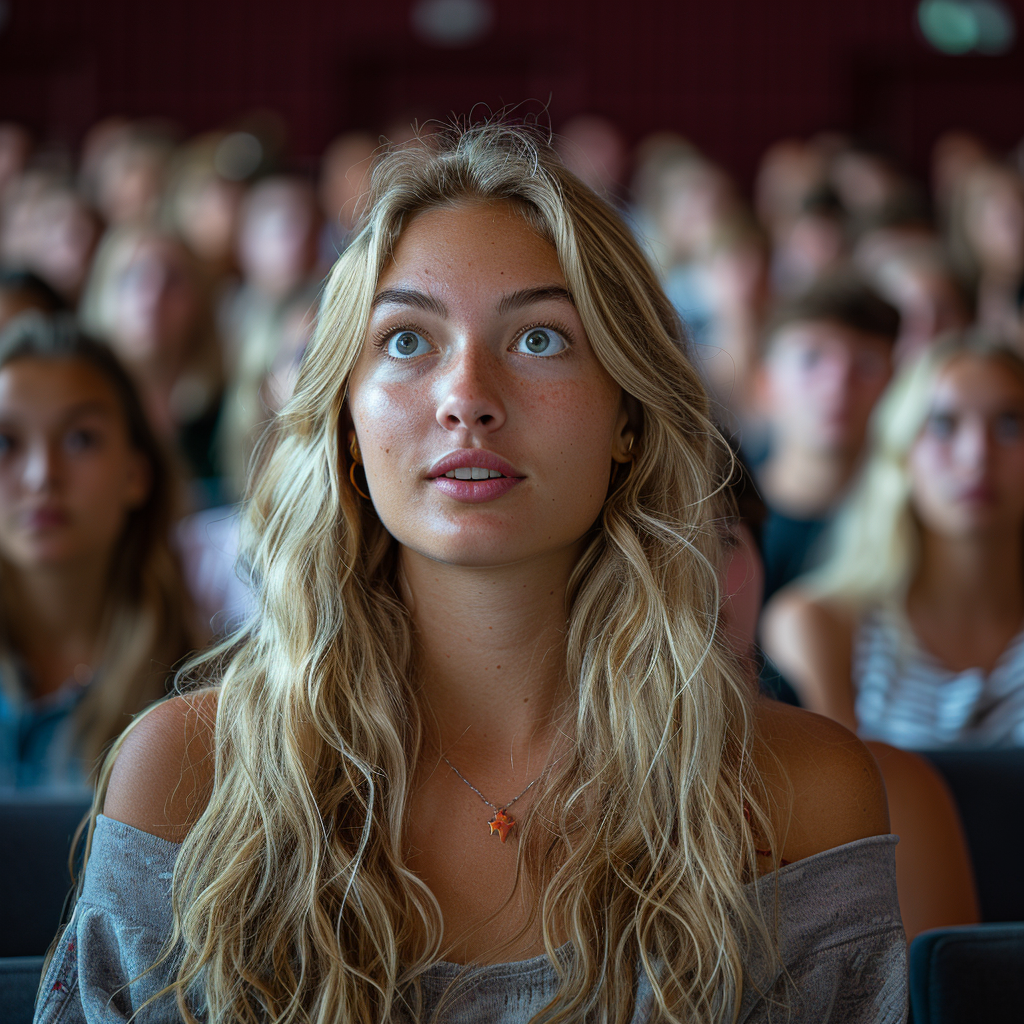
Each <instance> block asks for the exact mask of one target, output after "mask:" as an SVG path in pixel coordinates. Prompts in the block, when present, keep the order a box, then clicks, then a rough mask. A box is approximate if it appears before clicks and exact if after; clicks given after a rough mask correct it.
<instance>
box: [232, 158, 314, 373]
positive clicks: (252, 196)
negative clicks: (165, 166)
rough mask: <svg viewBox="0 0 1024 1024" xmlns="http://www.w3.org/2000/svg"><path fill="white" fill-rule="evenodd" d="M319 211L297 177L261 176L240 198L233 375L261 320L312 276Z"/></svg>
mask: <svg viewBox="0 0 1024 1024" xmlns="http://www.w3.org/2000/svg"><path fill="white" fill-rule="evenodd" d="M319 237H320V211H319V208H318V206H317V203H316V194H315V193H314V191H313V188H312V186H310V184H309V183H308V182H307V181H305V180H303V179H302V178H298V177H285V176H276V177H271V178H264V179H263V180H262V181H260V182H258V183H257V184H256V185H254V186H253V187H252V188H251V189H250V191H249V192H248V194H247V195H246V196H245V199H244V201H243V203H242V210H241V220H240V223H239V235H238V243H237V245H238V250H237V254H238V263H239V266H240V268H241V271H242V284H241V285H240V287H239V288H238V289H237V291H236V292H235V294H234V295H233V296H232V297H231V299H230V301H229V305H228V307H227V325H228V326H227V331H228V336H227V338H226V341H227V352H226V357H227V365H228V371H229V375H233V374H234V373H235V372H236V370H237V368H238V367H239V366H240V365H241V362H242V361H243V360H244V359H245V358H246V357H245V354H244V352H245V349H246V347H247V346H249V345H250V343H252V344H258V338H257V340H252V341H251V339H254V338H256V336H257V335H258V333H259V332H260V331H261V330H262V327H263V324H264V321H265V320H266V319H267V318H268V317H273V316H274V315H275V314H276V312H277V310H278V309H279V308H280V307H281V306H282V305H283V304H284V303H286V302H288V301H289V299H291V298H292V296H294V295H296V294H297V293H299V292H301V291H303V290H304V289H306V288H307V287H308V286H309V284H310V282H311V281H316V280H318V278H317V276H316V270H317V257H318V251H317V250H318V242H319Z"/></svg>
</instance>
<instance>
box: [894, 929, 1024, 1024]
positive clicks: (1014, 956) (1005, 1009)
mask: <svg viewBox="0 0 1024 1024" xmlns="http://www.w3.org/2000/svg"><path fill="white" fill-rule="evenodd" d="M910 1006H911V1011H912V1015H913V1021H914V1024H981V1022H983V1024H1003V1022H1007V1024H1009V1022H1011V1021H1015V1020H1018V1021H1019V1020H1020V1019H1021V1015H1022V1012H1024V923H1020V922H1018V923H1016V924H979V925H965V926H963V927H960V928H936V929H935V930H934V931H930V932H922V933H921V934H920V935H918V937H917V938H916V939H914V941H913V944H912V945H911V947H910Z"/></svg>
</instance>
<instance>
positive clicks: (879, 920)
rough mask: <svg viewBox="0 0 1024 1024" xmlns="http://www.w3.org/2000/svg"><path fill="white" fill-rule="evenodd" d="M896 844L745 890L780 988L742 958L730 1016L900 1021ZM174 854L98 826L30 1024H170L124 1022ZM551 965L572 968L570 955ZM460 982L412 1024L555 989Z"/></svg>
mask: <svg viewBox="0 0 1024 1024" xmlns="http://www.w3.org/2000/svg"><path fill="white" fill-rule="evenodd" d="M896 842H897V840H896V837H895V836H874V837H871V838H869V839H861V840H858V841H857V842H854V843H848V844H847V845H845V846H838V847H836V848H834V849H832V850H826V851H825V852H823V853H819V854H816V855H815V856H813V857H808V858H807V859H806V860H801V861H797V862H796V863H794V864H790V865H787V866H786V867H783V868H781V869H780V870H779V871H778V872H777V873H775V874H770V875H765V876H764V877H762V878H760V879H758V881H757V882H756V883H751V885H749V886H748V887H747V888H748V892H749V894H750V896H751V898H752V899H753V898H754V897H755V886H756V887H757V895H758V896H759V897H760V899H761V903H762V906H763V907H765V908H768V910H769V911H770V910H771V908H772V907H776V906H777V908H778V910H777V913H778V918H777V926H778V939H779V951H780V954H781V960H782V962H783V964H784V965H785V970H786V972H788V974H789V978H790V980H791V982H792V984H788V983H787V982H786V981H785V980H784V972H783V970H782V968H781V967H780V966H779V965H778V964H774V965H773V964H771V963H770V961H769V959H768V958H766V957H764V956H763V955H762V956H758V955H751V956H749V957H748V958H747V962H746V963H745V970H746V975H747V977H746V981H745V986H744V996H743V1002H742V1006H741V1010H740V1017H739V1019H740V1021H742V1022H743V1024H762V1022H769V1021H785V1020H792V1021H799V1022H802V1024H823V1022H826V1021H834V1022H842V1024H868V1022H871V1024H889V1022H896V1021H903V1020H905V1019H906V1013H907V1009H906V1007H907V978H906V970H907V963H906V942H905V938H904V933H903V925H902V923H901V921H900V911H899V905H898V903H897V901H896V876H895V861H894V850H895V845H896ZM178 849H179V848H178V846H176V845H175V844H173V843H168V842H166V841H164V840H162V839H158V838H156V837H155V836H151V835H149V834H148V833H146V832H140V831H139V830H138V829H135V828H132V827H131V826H129V825H125V824H122V823H121V822H119V821H114V820H112V819H110V818H106V817H103V816H101V817H100V818H99V820H98V822H97V825H96V832H95V835H94V838H93V846H92V854H91V856H90V858H89V863H88V867H87V869H86V873H85V883H84V888H83V891H82V895H81V898H80V899H79V901H78V903H77V905H76V907H75V910H74V915H73V917H72V919H71V922H70V924H69V925H68V927H67V928H66V929H65V931H64V933H63V935H62V936H61V939H60V942H59V944H58V947H57V950H56V953H55V955H54V957H53V960H52V962H51V963H50V966H49V969H48V970H47V972H46V977H45V978H44V980H43V985H42V988H41V990H40V998H39V1002H38V1004H37V1006H36V1014H35V1024H101V1022H103V1024H115V1022H123V1021H128V1020H129V1019H131V1020H133V1021H137V1022H138V1024H156V1022H159V1024H168V1022H174V1021H177V1020H179V1017H178V1014H177V1011H176V1010H175V1008H174V1003H173V1000H172V999H170V998H162V999H161V1000H159V1001H158V1002H157V1003H155V1004H150V1006H148V1007H146V1008H145V1009H144V1010H142V1011H141V1012H140V1013H139V1014H138V1016H136V1017H133V1016H132V1015H133V1013H135V1012H136V1011H138V1010H139V1007H140V1006H141V1005H142V1004H143V1003H144V1002H145V1001H146V1000H147V999H148V998H149V997H150V996H152V995H153V994H154V993H156V992H158V991H159V990H160V989H161V988H163V987H164V986H165V985H166V984H167V983H168V981H169V979H170V978H171V977H173V967H172V966H170V965H163V966H162V967H161V968H159V969H157V970H155V971H152V972H150V973H148V974H144V975H143V976H142V977H141V978H137V976H138V975H139V974H140V973H141V972H143V971H144V970H145V969H146V968H147V967H149V966H151V965H152V964H153V963H154V962H155V960H156V959H157V957H158V954H159V953H160V950H161V948H162V947H163V944H164V940H165V939H166V937H167V936H168V935H169V934H170V926H171V908H170V898H169V896H170V887H171V873H172V871H173V869H174V860H175V857H176V856H177V854H178ZM773 887H777V888H775V891H773ZM776 895H777V897H778V899H777V902H776V898H775V897H776ZM559 955H560V956H571V955H572V951H571V947H569V946H566V947H563V948H562V949H561V950H560V951H559ZM469 971H470V972H471V973H469V974H468V976H467V968H465V967H463V966H460V965H457V964H451V963H446V962H441V963H437V964H435V965H434V966H433V967H431V968H429V969H428V971H427V973H426V974H425V975H424V976H423V979H422V994H423V1001H424V1004H425V1005H424V1013H423V1014H422V1019H423V1020H432V1019H435V1018H436V1019H437V1020H438V1021H439V1022H442V1021H443V1022H444V1024H525V1022H526V1021H529V1019H530V1018H531V1017H532V1016H533V1015H534V1014H535V1013H537V1012H538V1011H540V1010H541V1009H542V1008H543V1007H544V1006H545V1005H546V1004H547V1003H548V1002H549V1001H550V1000H551V998H552V997H553V996H554V994H555V992H556V990H557V988H558V978H557V975H556V974H555V971H554V969H553V967H552V965H551V962H550V961H549V960H548V959H547V957H545V956H539V957H534V958H533V959H531V960H522V961H517V962H515V963H503V964H492V965H489V966H485V967H479V968H470V969H469ZM136 979H137V980H136ZM456 979H458V981H459V984H458V986H457V989H451V990H450V991H448V996H447V998H445V1000H444V1004H443V1005H442V996H444V995H445V993H446V990H449V986H450V985H451V983H452V982H453V981H455V980H456ZM780 1001H781V1002H782V1003H784V1004H785V1005H784V1006H782V1005H780ZM654 1007H655V1004H654V1000H653V994H652V990H651V985H650V982H649V980H648V978H647V976H646V975H645V974H644V972H643V971H642V970H640V969H639V968H638V972H637V979H636V1011H635V1014H634V1017H633V1024H646V1022H648V1021H652V1020H654V1019H655V1017H654V1016H653V1015H652V1014H653V1009H654ZM437 1010H440V1015H436V1014H435V1011H437ZM201 1016H202V1015H201V1013H200V1017H201ZM339 1024H348V1022H339ZM352 1024H356V1022H352ZM359 1024H361V1022H359Z"/></svg>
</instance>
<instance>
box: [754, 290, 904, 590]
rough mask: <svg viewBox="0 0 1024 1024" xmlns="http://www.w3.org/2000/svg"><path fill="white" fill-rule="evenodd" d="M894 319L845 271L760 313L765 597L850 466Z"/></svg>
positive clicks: (794, 566)
mask: <svg viewBox="0 0 1024 1024" xmlns="http://www.w3.org/2000/svg"><path fill="white" fill-rule="evenodd" d="M899 328H900V317H899V313H898V312H897V311H896V310H895V309H894V308H893V307H892V306H890V305H889V303H887V302H885V301H884V300H883V299H881V298H879V297H878V296H877V295H876V294H875V293H874V292H873V291H871V289H869V288H868V287H867V286H866V285H865V284H864V283H863V282H862V281H861V280H860V279H859V278H858V277H856V276H854V275H852V274H842V275H839V276H835V277H832V278H829V279H826V280H825V281H822V282H820V283H819V284H818V285H817V286H816V287H815V288H813V289H811V290H810V291H809V292H807V293H806V294H805V295H803V296H801V297H800V298H798V299H793V300H790V301H789V302H787V303H785V304H784V305H782V306H781V307H779V308H778V309H777V310H776V311H775V312H774V313H773V314H772V316H771V317H770V319H769V323H768V326H767V328H766V330H765V338H764V348H763V351H762V355H761V366H760V370H759V372H758V382H757V392H758V404H759V408H760V411H761V413H762V415H763V417H764V420H765V424H766V427H767V430H768V435H769V438H768V454H767V457H766V458H765V459H764V460H763V461H762V462H761V463H760V464H759V465H757V466H755V471H756V476H757V480H758V484H759V486H760V488H761V493H762V495H763V496H764V499H765V502H766V504H767V505H768V508H769V516H768V519H767V521H766V522H765V526H764V560H765V572H766V581H765V595H766V596H767V597H770V596H771V595H772V594H773V593H774V592H775V591H776V590H777V589H778V588H779V587H781V586H783V585H784V584H786V583H788V582H789V581H790V580H792V579H793V578H795V577H796V576H797V575H799V574H800V573H801V572H803V571H804V570H805V569H807V568H808V560H809V558H810V557H812V555H813V548H814V546H815V543H816V542H817V541H818V539H819V537H820V536H821V534H822V533H823V532H824V530H825V526H826V525H827V523H828V521H829V520H830V518H831V517H832V515H833V513H834V511H835V509H836V507H837V506H838V505H839V503H840V502H841V501H842V499H843V497H844V495H845V493H846V490H847V488H848V487H849V485H850V483H851V481H852V480H853V478H854V476H855V475H856V473H857V471H858V469H859V468H860V464H861V456H862V454H863V450H864V443H865V439H866V436H867V431H868V421H869V420H870V417H871V413H872V411H873V409H874V407H875V403H876V402H877V401H878V399H879V397H880V396H881V395H882V392H883V391H884V390H885V387H886V385H887V384H888V383H889V379H890V377H891V375H892V355H893V346H894V345H895V342H896V338H897V337H898V335H899Z"/></svg>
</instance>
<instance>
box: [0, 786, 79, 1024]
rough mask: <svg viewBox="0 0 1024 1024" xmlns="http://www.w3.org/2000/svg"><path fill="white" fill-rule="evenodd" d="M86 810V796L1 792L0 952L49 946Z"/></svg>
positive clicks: (18, 953) (34, 951)
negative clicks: (73, 842)
mask: <svg viewBox="0 0 1024 1024" xmlns="http://www.w3.org/2000/svg"><path fill="white" fill-rule="evenodd" d="M88 810H89V801H88V799H86V798H84V797H75V798H70V799H69V798H66V797H65V798H53V799H47V798H40V797H38V796H35V797H32V798H28V797H24V796H21V795H6V794H5V795H0V957H26V956H37V955H40V954H42V953H45V952H46V950H47V947H48V946H49V945H50V942H51V941H52V939H53V936H54V933H55V932H56V931H57V926H58V925H59V924H60V917H61V911H62V910H63V908H64V901H65V900H66V898H67V896H68V892H69V890H70V888H71V876H70V874H69V873H68V852H69V851H70V849H71V837H72V836H73V835H74V833H75V829H76V828H77V827H78V823H79V822H80V821H81V820H82V818H83V816H84V815H85V814H86V812H87V811H88ZM4 1020H5V1021H6V1018H4Z"/></svg>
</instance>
